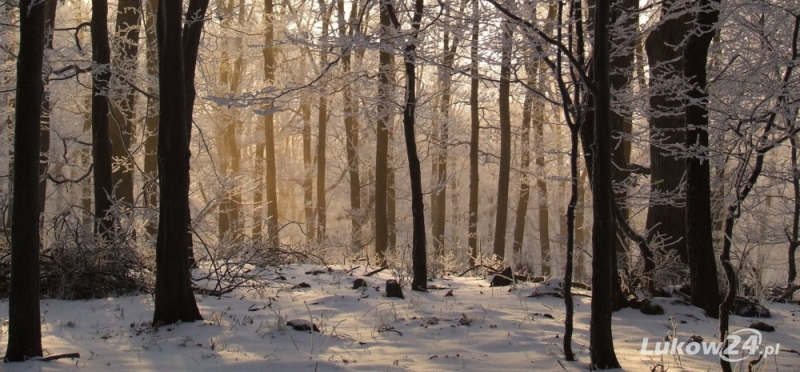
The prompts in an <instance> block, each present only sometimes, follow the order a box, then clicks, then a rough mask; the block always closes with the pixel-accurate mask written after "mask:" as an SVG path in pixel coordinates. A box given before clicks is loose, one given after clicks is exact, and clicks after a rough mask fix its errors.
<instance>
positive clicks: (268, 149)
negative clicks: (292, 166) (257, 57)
mask: <svg viewBox="0 0 800 372" xmlns="http://www.w3.org/2000/svg"><path fill="white" fill-rule="evenodd" d="M272 7H273V1H272V0H265V1H264V12H265V22H266V24H267V25H266V26H267V27H266V28H267V29H266V33H265V41H264V45H265V46H264V50H263V54H264V81H265V82H266V83H267V84H274V81H275V67H276V64H275V50H274V49H275V46H274V45H273V43H274V34H275V30H274V22H275V21H274V19H273V18H274V13H273V9H272ZM271 109H272V105H270V107H269V108H268V110H271ZM264 150H265V153H266V154H265V162H266V166H267V182H266V198H267V199H266V202H267V232H268V234H269V238H270V244H272V246H273V247H277V246H278V244H279V243H280V237H279V236H278V228H279V226H278V194H277V175H276V170H277V168H276V166H275V122H274V118H273V115H272V113H271V112H270V113H268V114H267V115H264ZM259 223H260V220H259ZM254 235H255V233H254Z"/></svg>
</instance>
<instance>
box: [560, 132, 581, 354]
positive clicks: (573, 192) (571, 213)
mask: <svg viewBox="0 0 800 372" xmlns="http://www.w3.org/2000/svg"><path fill="white" fill-rule="evenodd" d="M578 141H579V139H578V129H577V128H570V145H571V147H570V153H569V169H570V198H569V205H567V260H566V261H567V262H566V267H565V269H564V307H565V308H566V309H565V310H566V317H565V319H564V357H565V359H567V361H574V360H575V353H574V352H573V351H572V331H573V315H574V313H575V308H574V304H573V301H572V281H573V270H572V268H573V262H574V257H575V233H576V229H575V209H576V207H577V205H578V182H580V180H579V179H578V156H579V155H578Z"/></svg>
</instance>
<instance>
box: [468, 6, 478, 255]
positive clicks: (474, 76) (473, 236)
mask: <svg viewBox="0 0 800 372" xmlns="http://www.w3.org/2000/svg"><path fill="white" fill-rule="evenodd" d="M479 15H480V14H479V10H478V2H477V1H473V2H472V17H473V21H472V38H471V40H470V59H471V64H470V77H471V79H470V94H469V113H470V139H469V216H468V219H467V224H468V232H469V236H468V238H467V239H468V242H469V252H468V253H469V264H470V266H474V265H475V261H476V258H477V257H478V255H479V254H480V253H479V252H478V191H479V189H480V177H479V174H478V139H479V137H480V116H479V111H478V110H479V107H478V83H479V76H478V36H479V34H480V24H479V20H480V16H479Z"/></svg>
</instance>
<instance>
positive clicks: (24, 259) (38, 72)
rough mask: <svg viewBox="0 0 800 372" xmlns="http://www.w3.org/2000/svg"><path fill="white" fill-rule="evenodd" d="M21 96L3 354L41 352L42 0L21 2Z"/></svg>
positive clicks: (20, 356) (20, 357)
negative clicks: (5, 343)
mask: <svg viewBox="0 0 800 372" xmlns="http://www.w3.org/2000/svg"><path fill="white" fill-rule="evenodd" d="M19 7H20V8H19V9H20V12H19V14H20V27H19V31H20V32H19V40H20V42H19V52H18V55H17V56H18V57H17V99H16V107H15V111H14V113H15V114H14V115H15V123H16V124H15V128H14V176H13V177H14V187H13V205H12V212H11V213H12V220H13V224H12V226H11V283H10V287H9V294H8V302H9V304H8V348H7V349H6V357H5V359H6V360H8V361H11V362H22V361H25V360H26V359H27V358H32V357H37V356H42V328H41V319H40V316H41V314H40V312H39V211H40V208H39V166H38V163H39V136H40V119H41V114H42V96H43V95H44V82H43V81H42V61H43V58H44V37H45V29H44V18H45V16H44V13H45V5H44V4H43V3H41V2H39V3H33V2H32V1H31V0H22V1H20V4H19Z"/></svg>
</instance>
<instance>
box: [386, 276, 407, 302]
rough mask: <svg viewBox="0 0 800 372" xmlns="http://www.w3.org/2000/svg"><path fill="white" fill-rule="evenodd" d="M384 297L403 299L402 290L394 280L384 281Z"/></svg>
mask: <svg viewBox="0 0 800 372" xmlns="http://www.w3.org/2000/svg"><path fill="white" fill-rule="evenodd" d="M386 297H397V298H403V299H405V297H404V296H403V288H402V287H400V284H399V283H397V281H396V280H394V279H389V280H387V281H386Z"/></svg>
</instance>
